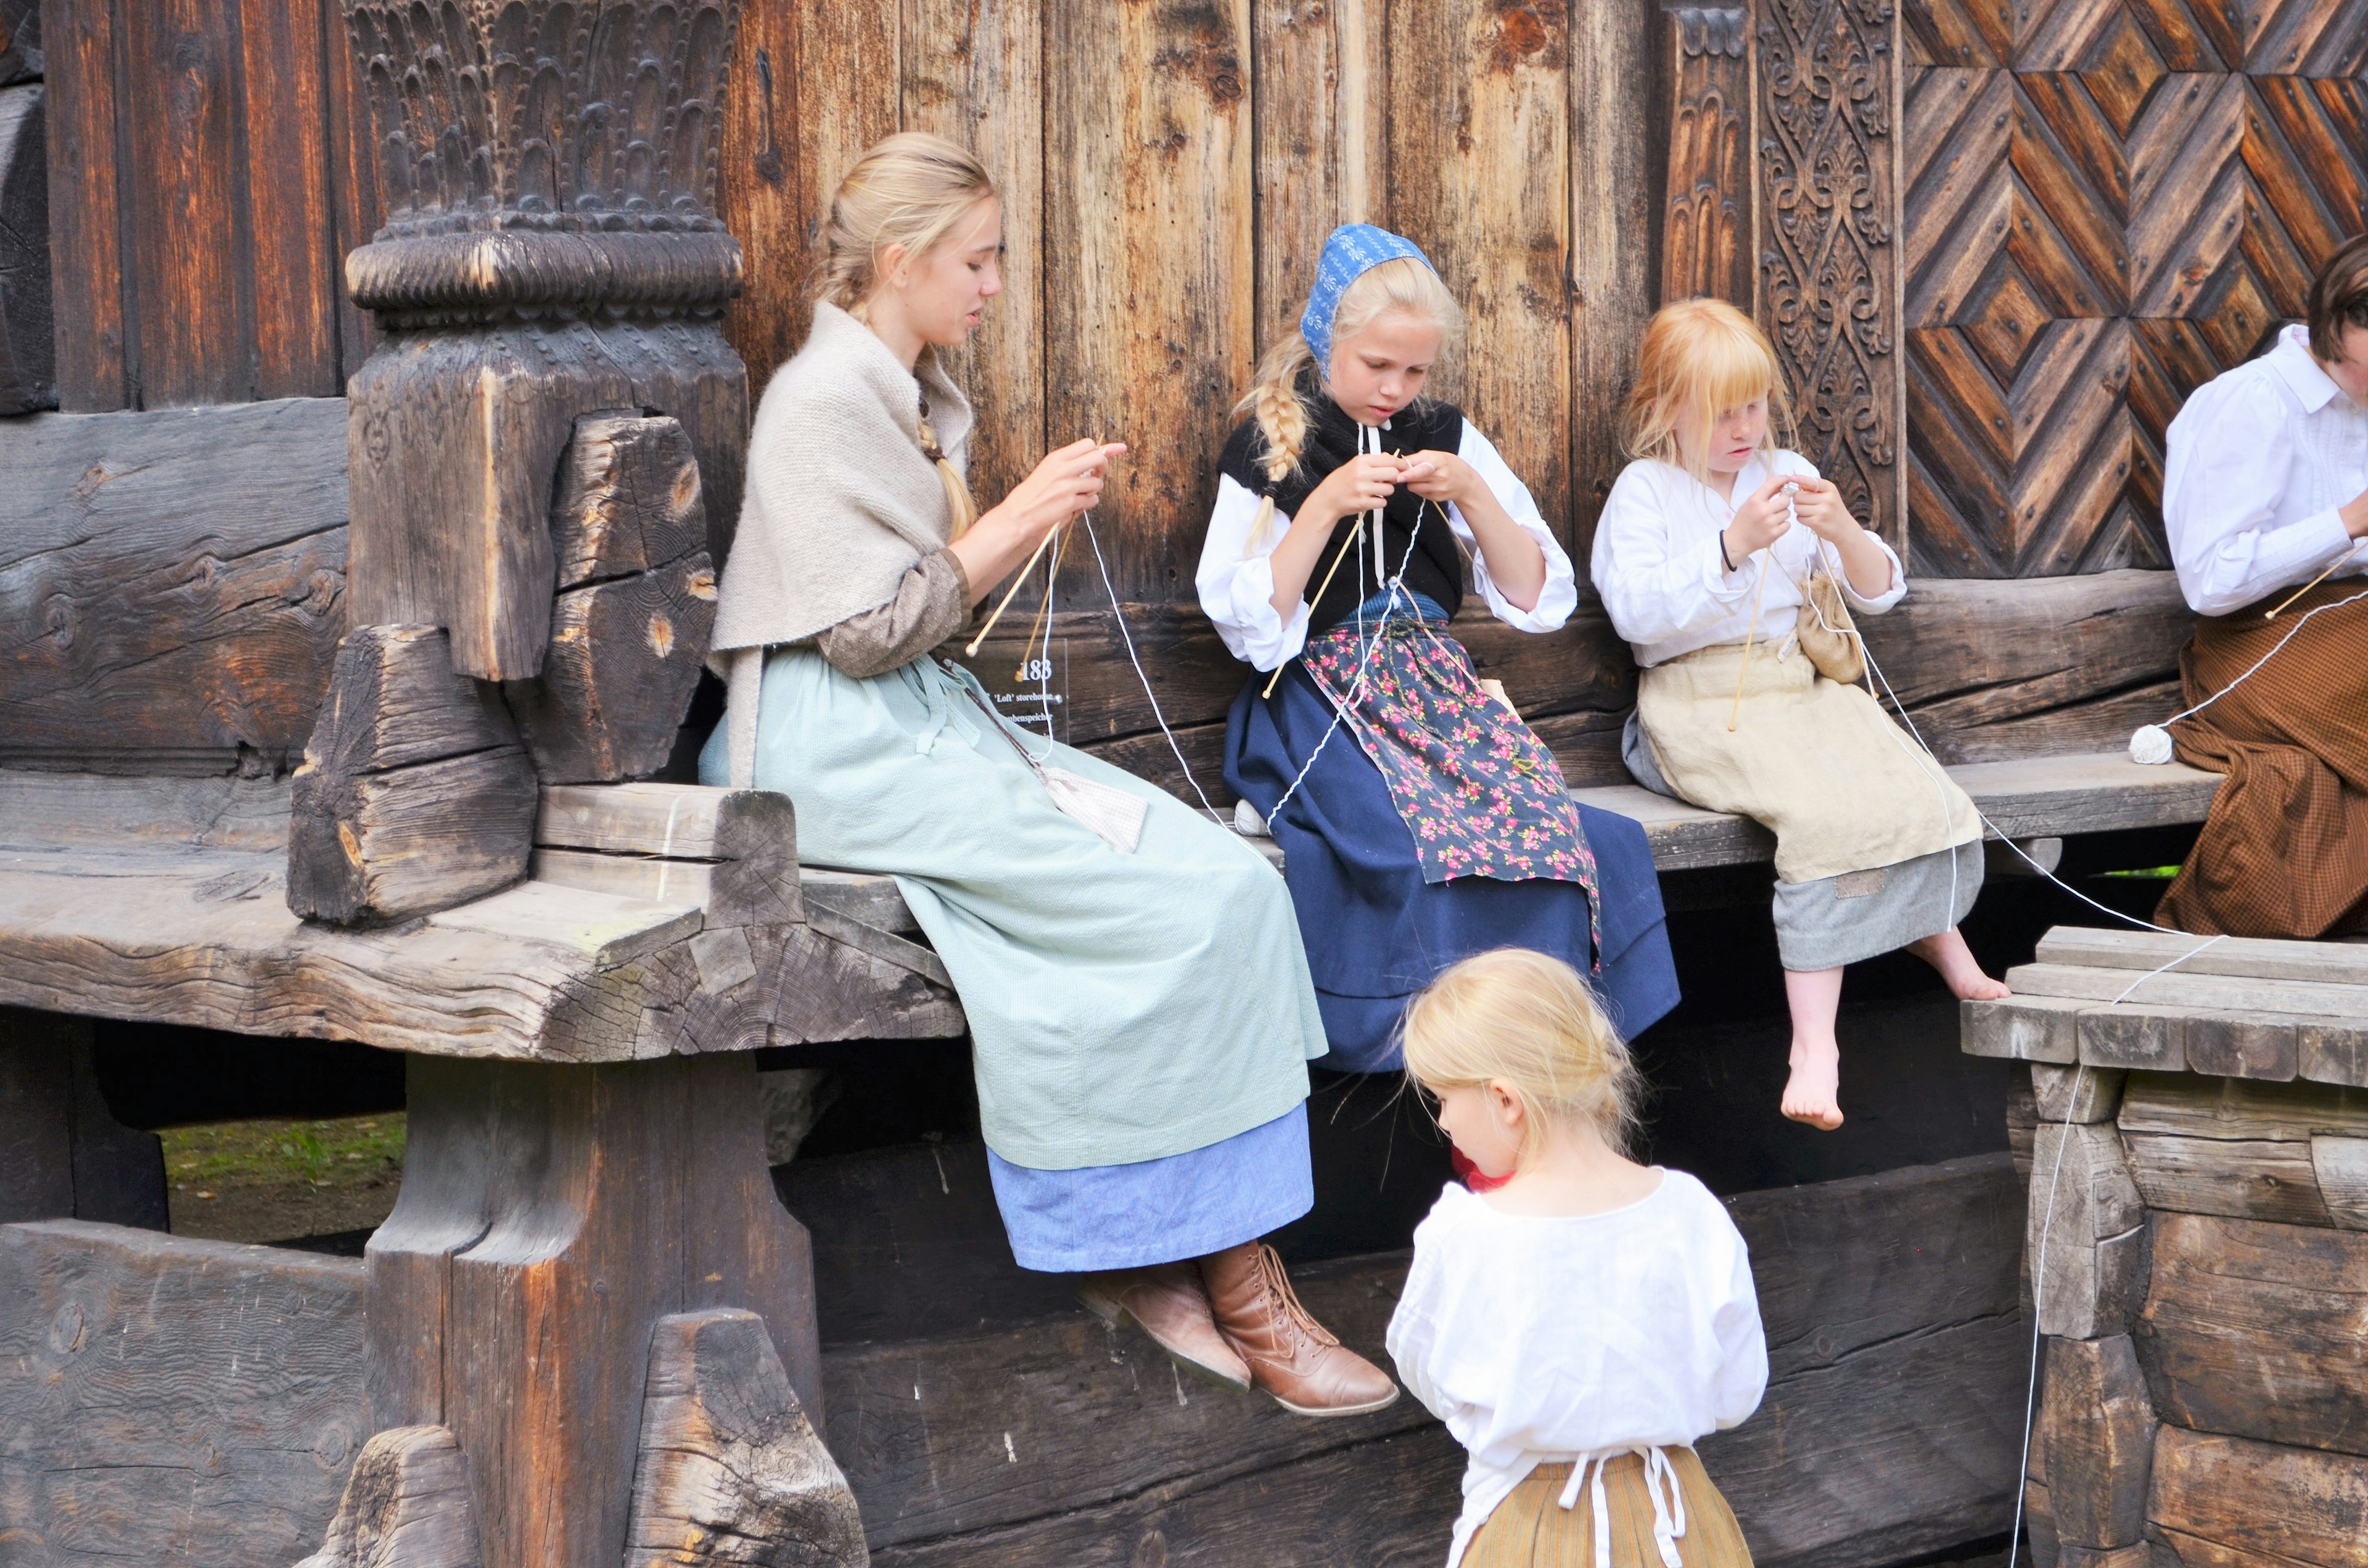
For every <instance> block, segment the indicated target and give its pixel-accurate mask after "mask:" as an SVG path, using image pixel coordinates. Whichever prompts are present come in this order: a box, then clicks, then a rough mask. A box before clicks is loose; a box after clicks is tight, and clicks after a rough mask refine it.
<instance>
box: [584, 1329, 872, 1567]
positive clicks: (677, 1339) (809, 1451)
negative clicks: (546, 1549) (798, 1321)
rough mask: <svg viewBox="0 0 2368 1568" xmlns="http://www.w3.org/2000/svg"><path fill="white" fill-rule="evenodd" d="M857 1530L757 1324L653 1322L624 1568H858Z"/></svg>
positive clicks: (830, 1465)
mask: <svg viewBox="0 0 2368 1568" xmlns="http://www.w3.org/2000/svg"><path fill="white" fill-rule="evenodd" d="M867 1561H868V1558H867V1557H866V1555H865V1552H864V1549H863V1520H862V1518H861V1517H860V1515H859V1514H858V1513H857V1512H856V1507H855V1496H854V1494H852V1493H850V1492H849V1491H848V1489H847V1477H846V1476H845V1475H843V1474H841V1473H840V1471H839V1468H838V1466H837V1464H836V1463H834V1462H833V1461H832V1460H831V1457H830V1453H829V1451H828V1450H827V1449H825V1448H824V1447H823V1446H822V1439H821V1438H820V1437H816V1436H815V1435H814V1426H813V1425H812V1423H810V1422H808V1421H807V1419H806V1415H805V1411H804V1410H803V1408H802V1407H801V1406H800V1405H799V1403H798V1396H797V1394H796V1392H794V1391H793V1390H791V1387H790V1380H789V1376H788V1374H787V1373H785V1372H784V1371H783V1370H782V1369H781V1358H780V1356H779V1355H777V1354H775V1352H774V1349H773V1341H772V1336H771V1335H768V1334H767V1333H766V1331H765V1320H764V1319H763V1318H761V1317H759V1316H757V1314H756V1313H754V1312H744V1311H739V1310H736V1309H732V1308H717V1309H712V1310H710V1311H707V1312H678V1313H675V1314H673V1315H671V1316H668V1317H664V1318H660V1319H659V1320H658V1324H657V1327H656V1328H655V1330H653V1331H652V1334H651V1338H650V1366H649V1375H648V1378H647V1380H646V1382H645V1385H644V1392H643V1396H642V1426H641V1457H640V1460H639V1461H638V1463H637V1465H636V1467H635V1471H634V1475H633V1508H632V1516H631V1517H630V1518H629V1520H628V1521H627V1523H626V1527H625V1563H626V1568H644V1565H646V1568H700V1565H703V1564H713V1565H716V1568H727V1565H731V1564H743V1563H748V1564H753V1563H759V1562H762V1563H767V1564H777V1565H778V1568H862V1565H863V1564H864V1563H865V1562H867Z"/></svg>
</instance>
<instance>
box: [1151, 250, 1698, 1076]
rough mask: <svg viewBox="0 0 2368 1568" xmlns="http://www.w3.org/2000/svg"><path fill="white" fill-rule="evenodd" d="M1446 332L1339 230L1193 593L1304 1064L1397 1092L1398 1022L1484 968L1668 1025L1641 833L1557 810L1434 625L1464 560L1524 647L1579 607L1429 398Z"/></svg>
mask: <svg viewBox="0 0 2368 1568" xmlns="http://www.w3.org/2000/svg"><path fill="white" fill-rule="evenodd" d="M1462 324H1463V312H1461V311H1460V310H1459V309H1458V308H1457V306H1456V303H1455V296H1454V295H1453V294H1452V293H1451V292H1450V291H1449V290H1448V288H1447V285H1446V284H1445V283H1443V282H1441V281H1440V277H1439V275H1438V274H1437V273H1436V272H1434V271H1432V270H1431V267H1430V263H1429V261H1428V260H1426V259H1425V258H1424V256H1423V254H1422V252H1421V251H1420V250H1419V249H1418V248H1417V247H1416V245H1415V244H1414V243H1413V242H1412V241H1410V240H1407V239H1406V238H1404V237H1403V236H1400V235H1397V234H1393V233H1389V232H1388V231H1386V230H1383V229H1377V228H1374V227H1373V226H1372V225H1371V224H1367V223H1351V224H1348V225H1346V226H1344V227H1342V228H1339V229H1338V230H1335V231H1334V232H1333V233H1332V236H1331V237H1330V238H1329V239H1328V240H1326V242H1325V245H1324V251H1323V255H1322V256H1321V257H1320V258H1319V259H1318V263H1317V266H1316V269H1315V287H1314V288H1313V289H1312V290H1310V292H1309V296H1308V301H1307V307H1306V309H1305V310H1304V312H1302V313H1301V315H1300V323H1299V328H1298V330H1297V331H1295V332H1292V333H1290V334H1289V335H1286V336H1284V337H1283V338H1282V340H1281V342H1279V343H1277V344H1275V345H1274V346H1273V347H1270V348H1269V350H1268V352H1267V355H1266V358H1264V359H1262V360H1261V361H1260V362H1259V364H1258V370H1257V372H1256V375H1255V377H1254V380H1253V384H1252V386H1251V389H1250V392H1249V395H1248V396H1247V397H1245V398H1244V399H1243V400H1242V403H1241V404H1240V406H1239V407H1238V408H1237V409H1236V410H1235V412H1237V413H1243V414H1247V415H1248V416H1249V417H1247V418H1246V419H1244V420H1243V421H1242V422H1241V423H1240V424H1239V425H1238V426H1235V429H1234V432H1233V435H1232V437H1231V438H1229V439H1228V440H1227V441H1226V443H1225V447H1224V457H1223V460H1222V465H1221V470H1222V471H1221V472H1220V475H1219V477H1218V480H1217V497H1216V504H1215V506H1213V507H1212V510H1211V514H1210V517H1209V534H1208V540H1207V542H1206V543H1205V544H1204V546H1203V547H1202V549H1201V564H1200V570H1199V572H1198V573H1197V574H1196V581H1197V585H1198V587H1199V589H1200V596H1201V608H1202V609H1203V610H1205V611H1207V612H1208V616H1209V619H1211V620H1212V621H1213V622H1214V623H1215V624H1216V628H1217V631H1218V634H1219V635H1220V636H1222V637H1223V638H1224V642H1225V646H1226V647H1227V648H1228V649H1229V650H1231V651H1232V653H1234V655H1235V657H1236V658H1238V659H1241V660H1243V661H1245V662H1246V663H1247V664H1248V665H1250V666H1251V668H1252V669H1253V670H1255V671H1256V672H1257V674H1255V675H1253V676H1251V677H1250V679H1249V680H1247V682H1245V683H1244V685H1243V687H1242V691H1241V695H1240V696H1239V697H1238V698H1236V699H1235V701H1234V707H1233V711H1232V714H1231V715H1230V716H1229V718H1228V719H1227V721H1226V725H1225V782H1226V783H1227V784H1229V785H1231V786H1232V787H1233V789H1234V790H1235V792H1236V793H1237V794H1239V795H1240V796H1241V798H1242V799H1243V801H1246V802H1247V804H1248V806H1249V808H1250V809H1251V810H1252V811H1254V812H1257V813H1258V817H1259V818H1260V819H1261V820H1262V821H1263V823H1264V825H1265V827H1266V828H1267V829H1268V830H1269V831H1270V832H1272V834H1273V835H1274V837H1275V839H1276V841H1277V842H1278V843H1280V844H1281V846H1282V848H1283V854H1284V866H1285V868H1286V871H1285V874H1286V876H1287V877H1288V878H1289V880H1290V882H1291V896H1292V903H1293V905H1294V906H1295V907H1296V908H1297V910H1298V915H1299V926H1300V930H1301V932H1302V933H1303V935H1304V937H1305V940H1306V945H1307V961H1308V966H1309V969H1310V971H1312V973H1313V975H1314V978H1315V995H1316V1000H1317V1002H1318V1004H1319V1005H1320V1006H1322V1008H1323V1013H1324V1032H1325V1035H1326V1039H1327V1040H1329V1042H1330V1045H1331V1054H1330V1055H1328V1056H1327V1057H1326V1058H1325V1059H1324V1060H1323V1061H1322V1062H1319V1063H1318V1065H1319V1066H1323V1067H1328V1068H1338V1069H1340V1070H1342V1071H1346V1072H1356V1073H1375V1072H1395V1070H1396V1068H1397V1066H1398V1056H1397V1026H1398V1018H1399V1015H1400V1014H1401V1013H1403V1012H1404V1010H1405V1008H1406V1002H1407V1000H1408V999H1409V998H1411V997H1412V996H1413V995H1414V994H1415V993H1416V992H1417V991H1419V990H1421V989H1422V988H1423V986H1425V985H1427V984H1429V983H1430V981H1431V979H1432V977H1433V976H1435V975H1437V974H1438V973H1439V971H1440V970H1442V969H1444V968H1446V967H1447V966H1448V965H1449V964H1451V963H1452V962H1453V961H1455V960H1457V959H1460V958H1463V957H1466V956H1468V955H1470V954H1473V953H1476V952H1482V951H1485V950H1486V949H1490V948H1497V947H1504V946H1508V945H1519V946H1522V947H1530V948H1538V949H1544V950H1546V951H1550V952H1553V953H1554V954H1556V955H1558V956H1560V957H1562V958H1565V959H1567V960H1569V961H1570V962H1572V963H1573V964H1576V965H1577V966H1578V967H1579V968H1580V969H1581V970H1584V971H1587V972H1588V973H1589V974H1590V975H1592V976H1593V977H1594V978H1595V981H1596V983H1597V985H1598V986H1599V987H1600V990H1601V992H1602V994H1603V995H1604V998H1605V1000H1606V1002H1607V1003H1608V1004H1609V1005H1610V1006H1611V1009H1612V1011H1613V1013H1614V1014H1615V1016H1616V1017H1618V1018H1619V1021H1620V1026H1621V1027H1622V1028H1624V1029H1626V1030H1628V1031H1629V1032H1631V1033H1635V1032H1638V1031H1641V1030H1642V1029H1644V1028H1645V1027H1646V1026H1648V1025H1650V1024H1651V1023H1652V1022H1653V1021H1654V1020H1655V1019H1656V1018H1658V1017H1661V1016H1662V1015H1663V1014H1664V1013H1667V1012H1668V1010H1669V1009H1670V1008H1671V1007H1673V1006H1676V1005H1677V1000H1678V981H1677V969H1676V965H1675V964H1674V962H1673V961H1672V960H1671V959H1670V956H1669V943H1668V929H1667V926H1666V924H1665V922H1664V919H1663V915H1662V910H1661V884H1660V879H1659V876H1658V873H1657V872H1656V870H1655V869H1654V867H1653V852H1652V849H1651V846H1649V845H1647V844H1646V843H1645V830H1644V829H1643V828H1642V827H1641V826H1640V825H1638V824H1636V823H1634V821H1632V820H1630V819H1629V818H1626V817H1623V816H1620V815H1618V814H1616V813H1614V812H1605V811H1599V810H1597V809H1596V808H1594V807H1591V806H1583V805H1580V804H1579V803H1577V801H1574V800H1573V799H1572V798H1571V796H1570V792H1569V790H1567V789H1566V788H1565V783H1564V779H1563V776H1562V769H1561V767H1559V766H1557V765H1556V763H1555V761H1554V754H1553V753H1552V752H1551V751H1549V750H1547V749H1546V745H1545V743H1544V742H1543V741H1541V740H1540V739H1539V738H1538V736H1537V734H1536V733H1534V732H1533V731H1531V729H1530V727H1529V726H1528V725H1527V724H1525V723H1523V722H1521V719H1520V715H1519V714H1517V713H1515V712H1514V711H1513V710H1512V709H1511V708H1510V707H1509V706H1508V704H1507V703H1505V702H1504V701H1502V700H1500V699H1499V697H1498V696H1497V695H1492V694H1491V693H1490V691H1489V690H1488V688H1487V687H1486V685H1484V684H1483V682H1482V681H1481V679H1480V676H1479V672H1478V671H1477V670H1476V669H1475V668H1474V666H1473V663H1472V657H1471V655H1470V653H1467V652H1466V651H1465V649H1464V647H1463V643H1462V642H1459V641H1457V639H1456V636H1455V633H1454V631H1452V628H1451V626H1450V621H1451V620H1452V617H1453V616H1454V613H1455V611H1456V609H1457V608H1458V607H1459V606H1461V605H1462V603H1463V582H1464V571H1465V558H1466V556H1467V555H1468V556H1469V559H1470V571H1471V576H1472V585H1473V587H1474V590H1475V591H1476V593H1477V595H1478V597H1479V599H1480V601H1481V602H1482V603H1483V604H1485V605H1486V607H1487V608H1488V611H1489V613H1490V614H1492V615H1494V616H1495V617H1496V618H1497V619H1498V620H1500V621H1502V622H1504V623H1505V625H1507V626H1508V627H1510V628H1512V629H1513V630H1515V631H1524V632H1531V633H1548V632H1553V631H1558V630H1559V629H1560V628H1561V627H1562V625H1563V623H1564V621H1565V620H1566V619H1568V618H1569V615H1570V612H1571V610H1572V608H1574V607H1575V606H1576V605H1577V603H1578V585H1577V579H1576V574H1574V572H1573V570H1572V566H1571V561H1570V557H1569V555H1568V554H1567V553H1565V551H1564V550H1563V548H1562V545H1561V543H1560V541H1559V540H1556V539H1555V538H1554V530H1553V529H1552V528H1549V527H1547V526H1546V521H1545V519H1544V517H1542V516H1540V515H1539V512H1538V505H1537V502H1536V501H1535V500H1534V499H1533V498H1532V497H1531V494H1530V491H1529V487H1528V486H1527V485H1525V484H1523V483H1521V481H1520V477H1519V476H1518V475H1517V474H1515V473H1514V472H1513V470H1512V468H1511V466H1510V465H1509V464H1508V463H1507V462H1506V460H1505V459H1504V457H1503V455H1502V454H1500V453H1499V452H1498V451H1497V449H1496V447H1495V446H1493V445H1491V444H1490V442H1489V440H1488V438H1487V437H1486V436H1484V435H1483V434H1481V432H1480V430H1479V429H1478V427H1476V426H1474V425H1473V423H1472V422H1471V421H1470V420H1469V419H1467V418H1465V417H1464V415H1463V412H1462V411H1461V410H1459V409H1457V408H1456V407H1455V406H1454V405H1453V404H1452V403H1441V402H1439V401H1438V400H1436V399H1434V398H1431V397H1429V396H1426V395H1425V394H1424V389H1425V387H1426V386H1428V385H1429V379H1430V375H1431V372H1432V370H1433V369H1434V368H1435V367H1436V366H1437V365H1438V364H1439V363H1440V360H1441V358H1443V357H1444V356H1445V355H1446V354H1447V353H1448V352H1449V351H1450V350H1451V349H1452V347H1453V345H1454V340H1455V337H1456V335H1457V334H1458V332H1459V331H1460V329H1461V327H1462ZM1277 672H1279V673H1277Z"/></svg>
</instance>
